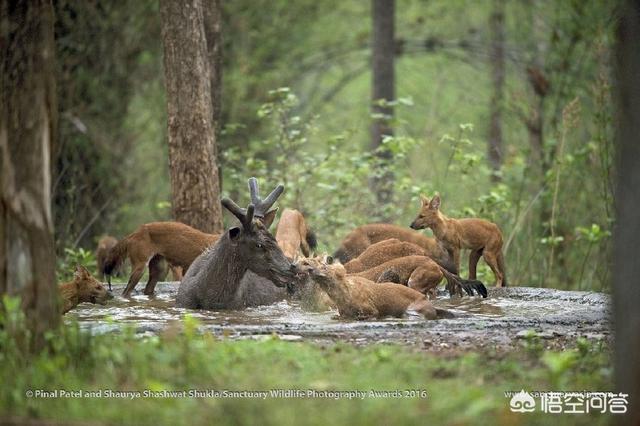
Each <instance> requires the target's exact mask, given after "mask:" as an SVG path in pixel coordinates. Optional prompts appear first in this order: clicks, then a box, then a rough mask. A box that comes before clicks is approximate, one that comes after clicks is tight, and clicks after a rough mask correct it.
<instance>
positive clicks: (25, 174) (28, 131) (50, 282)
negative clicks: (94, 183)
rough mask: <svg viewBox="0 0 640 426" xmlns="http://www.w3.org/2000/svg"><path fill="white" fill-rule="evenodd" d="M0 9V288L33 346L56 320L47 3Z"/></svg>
mask: <svg viewBox="0 0 640 426" xmlns="http://www.w3.org/2000/svg"><path fill="white" fill-rule="evenodd" d="M0 16H1V17H2V19H1V20H0V61H2V65H1V66H2V69H1V72H0V76H1V79H2V81H1V83H0V89H1V90H0V293H8V294H11V295H17V296H20V297H21V298H22V306H23V309H24V311H25V314H26V316H27V320H28V323H29V326H30V328H31V330H32V332H33V337H34V338H35V344H36V346H40V345H41V344H42V343H43V336H44V332H45V331H46V330H47V329H49V328H51V327H54V326H55V325H56V324H57V323H58V321H59V319H60V312H59V307H58V306H57V292H56V282H55V253H54V248H53V222H52V218H51V194H50V191H51V170H50V158H51V139H52V137H53V135H55V134H56V118H57V117H56V103H55V80H54V68H55V67H54V42H53V8H52V6H51V2H50V0H24V1H18V2H14V1H7V0H2V1H1V2H0Z"/></svg>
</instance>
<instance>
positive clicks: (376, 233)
mask: <svg viewBox="0 0 640 426" xmlns="http://www.w3.org/2000/svg"><path fill="white" fill-rule="evenodd" d="M390 238H396V239H398V240H401V241H406V242H409V243H413V244H416V245H418V246H420V247H422V248H423V249H424V250H425V251H426V253H427V254H428V255H429V256H430V257H431V258H432V259H433V260H435V261H436V262H438V263H439V264H441V265H443V266H445V268H447V270H449V271H451V272H453V273H457V272H458V270H457V269H455V265H454V263H453V259H452V258H451V256H450V254H449V253H448V252H447V251H446V250H445V249H444V247H442V246H441V245H440V244H438V242H437V241H436V240H435V239H434V238H431V237H427V236H426V235H422V234H421V233H419V232H415V231H412V230H410V229H406V228H402V227H400V226H397V225H390V224H386V223H374V224H369V225H362V226H359V227H357V228H356V229H354V230H353V231H351V232H350V233H349V234H348V235H347V236H346V237H345V238H344V240H342V243H341V244H340V248H338V250H337V251H336V252H335V254H334V255H333V256H334V257H335V258H336V259H338V260H340V262H342V263H347V262H348V261H349V260H351V259H354V258H356V257H358V256H359V255H360V254H361V253H362V252H363V251H365V250H366V249H367V247H369V246H370V245H372V244H375V243H377V242H380V241H383V240H388V239H390Z"/></svg>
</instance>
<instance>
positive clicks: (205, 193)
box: [160, 0, 223, 233]
mask: <svg viewBox="0 0 640 426" xmlns="http://www.w3.org/2000/svg"><path fill="white" fill-rule="evenodd" d="M160 20H161V25H162V41H163V46H164V74H165V87H166V92H167V121H168V132H167V133H168V137H169V168H170V172H171V193H172V205H173V216H174V218H175V219H176V220H178V221H180V222H183V223H186V224H187V225H190V226H193V227H194V228H196V229H199V230H201V231H203V232H208V233H219V232H222V230H223V226H222V210H221V205H220V184H219V180H218V167H217V165H216V158H215V157H216V149H215V143H216V139H215V132H214V128H215V123H214V120H213V117H214V113H213V103H212V101H211V75H210V66H209V60H208V56H207V40H206V36H205V30H204V15H203V4H202V1H201V0H188V1H181V0H161V1H160Z"/></svg>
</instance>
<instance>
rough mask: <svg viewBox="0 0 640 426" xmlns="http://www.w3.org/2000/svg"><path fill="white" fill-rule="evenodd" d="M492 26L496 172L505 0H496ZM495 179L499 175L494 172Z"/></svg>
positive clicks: (492, 154) (492, 155)
mask: <svg viewBox="0 0 640 426" xmlns="http://www.w3.org/2000/svg"><path fill="white" fill-rule="evenodd" d="M489 27H490V28H491V55H490V59H491V79H492V81H493V96H492V97H491V105H490V107H489V109H490V111H491V123H490V124H489V140H488V151H489V152H488V153H489V165H490V166H491V168H492V169H493V171H494V172H497V171H499V170H500V167H501V166H502V155H503V149H504V148H503V142H502V104H503V98H504V79H505V69H504V63H505V60H504V0H494V2H493V12H492V13H491V17H490V19H489ZM493 180H498V175H497V174H495V173H494V174H493Z"/></svg>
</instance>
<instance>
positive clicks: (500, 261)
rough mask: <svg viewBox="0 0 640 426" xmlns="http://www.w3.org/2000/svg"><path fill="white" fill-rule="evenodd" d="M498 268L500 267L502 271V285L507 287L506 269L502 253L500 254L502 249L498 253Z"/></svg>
mask: <svg viewBox="0 0 640 426" xmlns="http://www.w3.org/2000/svg"><path fill="white" fill-rule="evenodd" d="M498 268H500V270H501V271H502V285H503V286H504V287H508V286H509V285H508V284H507V270H506V269H505V267H504V255H503V254H502V251H501V252H500V253H498Z"/></svg>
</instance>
